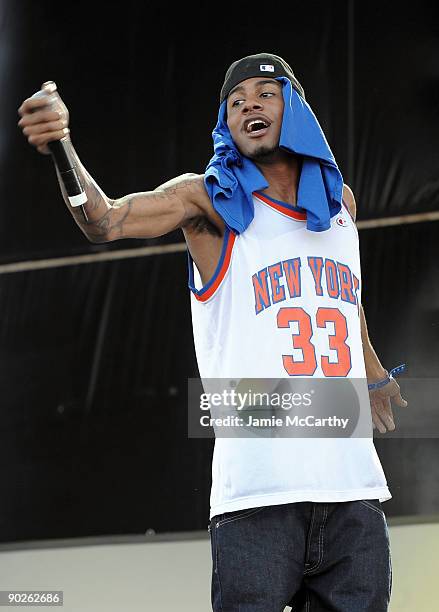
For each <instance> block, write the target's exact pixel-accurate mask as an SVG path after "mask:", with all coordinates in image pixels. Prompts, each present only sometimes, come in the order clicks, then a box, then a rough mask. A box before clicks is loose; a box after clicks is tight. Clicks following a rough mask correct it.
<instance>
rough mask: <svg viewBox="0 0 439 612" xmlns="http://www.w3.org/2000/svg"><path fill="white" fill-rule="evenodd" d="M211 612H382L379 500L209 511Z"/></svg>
mask: <svg viewBox="0 0 439 612" xmlns="http://www.w3.org/2000/svg"><path fill="white" fill-rule="evenodd" d="M209 532H210V541H211V550H212V589H211V594H212V609H213V610H214V612H283V610H284V607H285V606H287V605H289V606H291V607H292V609H293V612H323V611H332V612H360V611H361V612H385V611H387V609H388V605H389V601H390V594H391V589H392V565H391V557H390V541H389V532H388V528H387V522H386V517H385V514H384V512H383V510H382V507H381V503H380V502H379V500H377V499H365V500H358V501H348V502H331V503H329V502H325V503H314V502H295V503H291V504H282V505H277V506H263V507H260V508H247V509H246V510H237V511H236V512H227V513H225V514H219V515H217V516H214V517H213V518H212V520H211V521H210V523H209Z"/></svg>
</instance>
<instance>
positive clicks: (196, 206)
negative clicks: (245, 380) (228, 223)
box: [156, 172, 224, 235]
mask: <svg viewBox="0 0 439 612" xmlns="http://www.w3.org/2000/svg"><path fill="white" fill-rule="evenodd" d="M156 191H161V192H165V193H166V194H168V195H171V194H174V195H177V196H178V197H179V199H181V201H182V202H183V204H184V206H185V209H186V211H187V214H186V215H185V221H184V223H183V224H182V227H183V228H184V229H185V230H186V231H187V232H189V233H190V232H192V231H194V232H196V233H200V232H204V231H212V232H214V233H218V232H219V233H220V234H221V235H222V233H223V231H224V221H223V219H222V218H221V217H220V215H218V213H217V212H216V211H215V209H214V208H213V206H212V202H211V201H210V198H209V195H208V193H207V191H206V187H205V185H204V174H195V173H193V172H186V173H185V174H181V175H179V176H176V177H175V178H173V179H171V180H169V181H167V182H166V183H163V184H162V185H160V186H159V187H157V189H156Z"/></svg>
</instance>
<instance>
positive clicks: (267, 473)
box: [188, 193, 391, 518]
mask: <svg viewBox="0 0 439 612" xmlns="http://www.w3.org/2000/svg"><path fill="white" fill-rule="evenodd" d="M253 202H254V209H255V214H254V219H253V221H252V222H251V223H250V225H249V226H248V228H247V229H246V230H245V232H243V233H242V234H238V235H236V234H234V233H233V232H232V231H230V230H229V229H228V228H226V231H225V236H224V242H223V248H222V253H221V257H220V260H219V262H218V266H217V268H216V271H215V273H214V275H213V277H212V278H211V279H210V281H209V282H208V283H207V284H206V285H205V286H204V287H203V286H202V284H201V280H200V275H199V273H198V270H197V268H196V266H195V265H194V262H193V260H192V258H191V256H190V254H188V260H189V287H190V288H191V308H192V323H193V333H194V342H195V350H196V355H197V361H198V368H199V372H200V376H201V378H202V379H209V378H212V379H213V378H224V379H226V378H228V379H230V378H235V379H236V378H261V379H267V378H289V377H292V376H296V377H304V378H305V377H318V378H325V377H349V378H355V379H365V378H366V371H365V364H364V357H363V348H362V341H361V326H360V316H359V308H360V304H361V270H360V253H359V240H358V231H357V228H356V226H355V223H354V221H353V220H352V218H351V216H350V213H349V211H348V210H347V208H345V207H344V206H342V209H341V211H340V212H339V213H338V214H337V215H335V216H334V217H332V219H331V227H330V228H329V229H328V230H326V231H323V232H312V231H309V230H307V229H306V211H305V210H304V209H300V208H297V207H293V206H291V205H289V204H286V203H284V202H279V201H277V200H274V199H272V198H269V197H267V196H266V195H264V194H262V193H257V194H256V193H255V194H254V197H253ZM390 498H391V494H390V492H389V489H388V487H387V482H386V478H385V475H384V472H383V469H382V466H381V463H380V461H379V458H378V455H377V453H376V450H375V446H374V444H373V438H372V437H356V438H343V437H336V438H316V437H314V438H310V437H302V438H301V437H288V438H278V439H273V438H257V439H255V438H250V437H239V438H236V437H230V438H228V437H217V438H216V440H215V447H214V453H213V462H212V489H211V497H210V518H212V517H213V516H215V515H217V514H222V513H224V512H230V511H234V510H241V509H245V508H251V507H258V506H268V505H275V504H285V503H291V502H298V501H314V502H336V501H350V500H358V499H379V500H380V501H381V502H383V501H386V500H388V499H390Z"/></svg>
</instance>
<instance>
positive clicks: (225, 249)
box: [187, 226, 236, 302]
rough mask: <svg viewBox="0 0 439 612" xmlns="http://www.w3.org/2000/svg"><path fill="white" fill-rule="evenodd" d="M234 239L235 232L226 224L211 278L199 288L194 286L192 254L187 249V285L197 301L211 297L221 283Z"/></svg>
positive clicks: (227, 266) (228, 262)
mask: <svg viewBox="0 0 439 612" xmlns="http://www.w3.org/2000/svg"><path fill="white" fill-rule="evenodd" d="M235 239H236V235H235V233H234V232H233V231H231V230H230V229H229V228H228V227H227V226H226V229H225V230H224V239H223V246H222V249H221V255H220V258H219V261H218V264H217V266H216V269H215V272H214V273H213V276H212V278H211V279H210V280H209V281H208V282H207V283H206V284H205V285H204V286H203V287H201V289H196V288H195V281H194V260H193V259H192V255H191V254H190V252H189V249H188V250H187V257H188V273H189V281H188V286H189V289H190V290H191V291H192V293H193V294H194V296H195V298H196V299H197V300H198V301H199V302H206V301H207V300H209V299H210V298H211V297H213V295H214V294H215V293H216V291H217V289H218V288H219V286H220V285H221V283H222V281H223V280H224V278H225V276H226V273H227V271H228V269H229V266H230V260H231V257H232V251H233V245H234V243H235Z"/></svg>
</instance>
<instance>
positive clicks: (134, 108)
mask: <svg viewBox="0 0 439 612" xmlns="http://www.w3.org/2000/svg"><path fill="white" fill-rule="evenodd" d="M416 7H417V9H416V11H413V10H412V8H411V7H410V6H408V7H407V8H406V7H405V6H404V5H402V4H401V5H399V4H398V3H394V2H390V3H379V2H376V1H375V0H374V1H372V2H368V3H355V6H354V2H353V1H352V0H351V1H350V0H345V1H342V0H339V1H333V2H326V3H323V2H307V3H302V4H299V3H291V5H290V6H288V5H286V4H285V3H279V4H278V5H276V4H271V5H270V6H269V7H266V8H264V9H259V8H257V7H255V6H254V7H248V6H246V7H240V8H237V7H236V6H235V5H231V4H225V5H221V6H220V5H216V6H214V5H212V4H211V3H198V4H197V5H196V6H195V5H194V7H193V8H192V7H191V6H190V5H185V7H184V9H183V8H177V9H172V10H171V8H170V6H168V5H165V4H163V3H143V2H134V1H126V2H124V3H121V4H120V5H117V6H114V7H112V6H111V5H109V4H107V5H106V6H105V7H104V6H103V7H102V9H101V10H98V9H96V8H95V9H93V8H92V7H90V5H89V4H88V3H87V2H84V1H83V0H80V1H78V2H76V3H75V4H74V5H68V6H66V7H63V6H62V5H59V4H55V3H52V2H38V3H37V2H31V1H21V2H20V1H19V2H14V1H13V0H2V4H1V5H0V11H1V13H0V19H1V22H0V28H1V29H0V65H1V69H0V79H1V81H0V83H1V92H2V95H1V106H0V127H1V132H0V134H1V136H0V203H1V206H0V215H1V223H0V237H1V240H0V245H1V246H0V258H1V261H0V263H1V264H6V263H11V262H17V261H29V260H36V259H43V258H53V257H58V256H65V255H67V256H68V255H72V254H79V253H93V252H102V251H108V250H118V249H121V248H127V247H131V248H134V247H139V246H145V245H148V244H156V243H171V242H172V243H174V242H181V241H182V235H181V233H180V232H173V233H172V234H169V235H168V236H165V237H162V238H159V239H154V240H149V241H146V240H125V241H119V242H115V243H111V244H104V245H94V244H91V243H89V242H87V240H86V239H85V237H84V236H83V235H82V233H81V232H80V230H79V229H78V228H77V226H76V225H75V223H74V221H73V220H72V218H71V216H70V215H69V213H68V211H67V210H66V207H65V205H64V203H63V201H62V198H61V196H60V193H59V189H58V185H57V181H56V177H55V172H54V169H53V167H52V166H51V162H50V160H49V159H48V158H46V157H44V156H41V155H38V154H37V153H36V152H35V151H34V150H33V148H32V147H31V146H29V145H28V144H27V142H26V140H25V138H24V137H23V136H22V134H21V132H20V131H19V130H18V128H17V126H16V124H17V121H18V118H19V117H18V115H17V108H18V107H19V106H20V104H21V102H22V101H23V99H24V98H26V97H28V96H30V95H31V94H32V93H34V92H35V91H36V90H37V89H39V88H40V86H41V83H42V82H43V81H46V80H54V81H55V82H56V83H57V85H58V89H59V92H60V94H61V96H62V97H63V99H64V101H65V103H66V104H67V106H68V108H69V110H70V118H71V123H70V127H71V136H72V141H73V143H74V145H75V147H76V150H77V152H78V154H79V156H80V158H81V160H82V161H83V163H84V165H85V166H86V168H87V169H88V171H89V172H90V173H91V175H92V176H93V177H94V178H95V179H96V181H97V182H98V183H99V185H100V186H101V187H102V188H103V189H104V191H105V192H106V193H107V194H108V195H109V196H111V197H118V196H121V195H124V194H126V193H131V192H135V191H143V190H149V189H152V188H154V187H156V186H157V185H159V184H160V183H161V182H164V181H165V180H167V179H169V178H171V177H172V176H175V175H177V174H180V173H182V172H189V171H191V172H202V171H203V170H204V168H205V166H206V163H207V161H208V160H209V158H210V156H211V150H212V149H211V146H212V145H211V131H212V129H213V127H214V124H215V121H216V114H217V110H218V95H219V89H220V85H221V83H222V79H223V75H224V72H225V70H226V68H227V66H228V65H229V64H230V63H231V62H232V61H233V60H235V59H237V58H239V57H241V56H243V55H246V54H249V53H255V52H259V51H271V52H274V53H277V54H279V55H281V56H283V57H285V59H286V60H287V61H289V63H290V64H291V65H292V66H293V69H294V70H295V72H296V74H297V76H298V78H299V80H300V81H301V82H302V84H303V86H304V88H305V91H306V95H307V100H308V101H309V103H310V104H311V106H312V108H313V110H314V112H315V113H316V115H317V117H318V118H319V120H320V123H321V124H322V127H323V129H324V131H325V134H326V136H327V138H328V140H329V143H330V146H331V148H332V150H333V152H334V155H335V158H336V159H337V162H338V164H339V166H340V169H341V171H342V174H343V176H344V179H345V182H346V183H348V184H349V185H350V186H351V187H352V188H353V190H354V193H355V195H356V199H357V206H358V220H364V219H371V218H379V217H388V216H393V215H400V214H401V215H405V214H409V213H414V212H427V211H433V210H438V207H439V179H438V172H437V169H438V167H439V163H438V162H439V154H438V148H437V142H438V137H439V121H438V109H439V69H438V63H437V56H438V48H439V31H438V25H437V24H438V23H439V20H438V17H439V14H438V13H439V9H438V7H437V4H435V3H433V2H427V1H425V0H420V2H418V3H417V5H416ZM104 9H105V10H104ZM360 247H361V255H362V270H363V284H364V291H363V304H364V308H365V312H366V316H367V320H368V325H369V332H370V336H371V338H372V341H373V344H374V347H375V349H376V351H377V353H378V355H379V356H380V358H381V361H382V362H383V364H384V365H385V366H386V367H387V368H388V369H390V368H391V367H393V366H394V365H398V364H399V363H403V362H405V363H407V365H408V368H407V376H410V377H414V378H423V377H435V376H436V377H437V373H438V371H439V370H438V366H439V356H438V340H439V285H438V278H439V276H438V272H439V269H438V268H439V264H438V261H439V244H438V222H437V221H436V222H430V223H427V222H425V223H418V224H412V225H402V226H394V227H387V228H382V229H379V228H375V229H368V230H363V231H361V232H360ZM0 312H1V324H0V337H1V341H0V352H1V364H2V367H1V374H0V394H1V395H0V397H1V407H2V410H1V415H2V418H1V422H0V470H1V476H0V479H1V480H0V481H1V487H2V495H1V497H0V500H1V501H0V540H2V541H4V542H6V541H14V540H30V539H40V538H55V537H71V536H83V535H92V534H93V535H98V534H117V533H142V532H145V530H146V529H148V528H151V529H154V530H156V531H157V532H161V531H182V530H194V529H204V528H205V527H206V525H207V518H208V502H209V490H210V467H211V454H212V446H213V441H211V440H204V441H202V440H192V439H187V435H186V396H185V393H186V381H187V378H188V377H190V376H195V375H196V374H197V366H196V362H195V355H194V347H193V341H192V333H191V320H190V305H189V294H188V290H187V271H186V256H185V253H184V252H179V253H173V254H167V255H157V256H149V257H138V258H132V259H126V260H118V261H107V262H102V263H90V264H82V265H76V266H67V267H55V268H50V269H47V270H28V271H23V272H14V273H7V274H6V273H3V274H2V275H0ZM401 386H402V388H403V389H404V382H403V379H401ZM405 396H406V397H407V399H408V400H409V403H410V407H409V408H408V409H407V410H412V411H416V410H417V406H418V405H419V402H420V398H419V397H417V396H414V395H410V390H409V389H407V391H406V393H405ZM433 401H435V400H434V399H433ZM401 411H402V409H395V414H396V419H397V421H398V416H399V415H400V414H401ZM164 416H166V418H163V417H164ZM376 447H377V450H378V453H379V455H380V458H381V461H382V463H383V467H384V470H385V472H386V476H387V479H388V482H389V485H390V490H391V492H392V494H393V499H392V500H390V501H389V502H387V503H386V504H385V510H386V513H387V515H388V516H392V515H404V514H429V513H433V512H437V511H438V508H439V489H438V487H437V479H436V478H435V473H436V470H437V460H438V450H439V444H438V440H437V439H435V438H433V437H431V438H428V437H425V438H418V439H392V436H389V435H387V437H386V436H382V437H379V439H377V440H376Z"/></svg>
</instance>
